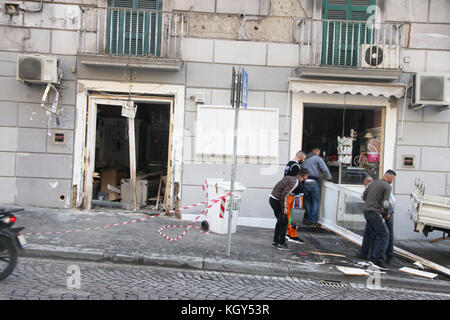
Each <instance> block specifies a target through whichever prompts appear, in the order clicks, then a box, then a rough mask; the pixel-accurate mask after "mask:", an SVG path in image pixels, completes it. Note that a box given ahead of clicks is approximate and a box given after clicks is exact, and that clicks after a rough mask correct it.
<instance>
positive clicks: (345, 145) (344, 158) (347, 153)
mask: <svg viewBox="0 0 450 320" xmlns="http://www.w3.org/2000/svg"><path fill="white" fill-rule="evenodd" d="M337 140H338V147H337V153H338V155H339V158H338V161H339V163H340V164H348V165H350V164H351V163H352V152H353V138H352V137H342V138H341V137H339V136H338V137H337Z"/></svg>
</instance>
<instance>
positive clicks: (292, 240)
mask: <svg viewBox="0 0 450 320" xmlns="http://www.w3.org/2000/svg"><path fill="white" fill-rule="evenodd" d="M286 240H287V241H291V242H297V243H303V242H304V241H303V240H302V239H300V238H299V237H295V238H291V237H286Z"/></svg>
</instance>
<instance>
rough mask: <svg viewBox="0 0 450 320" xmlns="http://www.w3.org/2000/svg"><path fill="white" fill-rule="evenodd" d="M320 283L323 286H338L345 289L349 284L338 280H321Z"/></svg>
mask: <svg viewBox="0 0 450 320" xmlns="http://www.w3.org/2000/svg"><path fill="white" fill-rule="evenodd" d="M320 285H321V286H322V287H327V288H338V289H345V288H347V285H346V284H344V283H340V282H337V281H320Z"/></svg>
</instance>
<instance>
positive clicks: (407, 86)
mask: <svg viewBox="0 0 450 320" xmlns="http://www.w3.org/2000/svg"><path fill="white" fill-rule="evenodd" d="M411 86H412V83H411V84H408V83H406V84H405V99H404V101H403V114H402V126H401V128H400V137H398V140H402V138H403V124H404V122H405V112H406V99H408V89H409V88H411Z"/></svg>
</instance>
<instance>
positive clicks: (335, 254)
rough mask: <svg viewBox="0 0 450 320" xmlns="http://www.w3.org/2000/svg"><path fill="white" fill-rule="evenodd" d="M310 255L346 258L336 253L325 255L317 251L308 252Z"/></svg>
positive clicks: (325, 253)
mask: <svg viewBox="0 0 450 320" xmlns="http://www.w3.org/2000/svg"><path fill="white" fill-rule="evenodd" d="M308 252H309V253H311V254H317V255H322V256H333V257H340V258H347V257H346V256H344V255H342V254H337V253H327V252H317V251H308Z"/></svg>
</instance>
